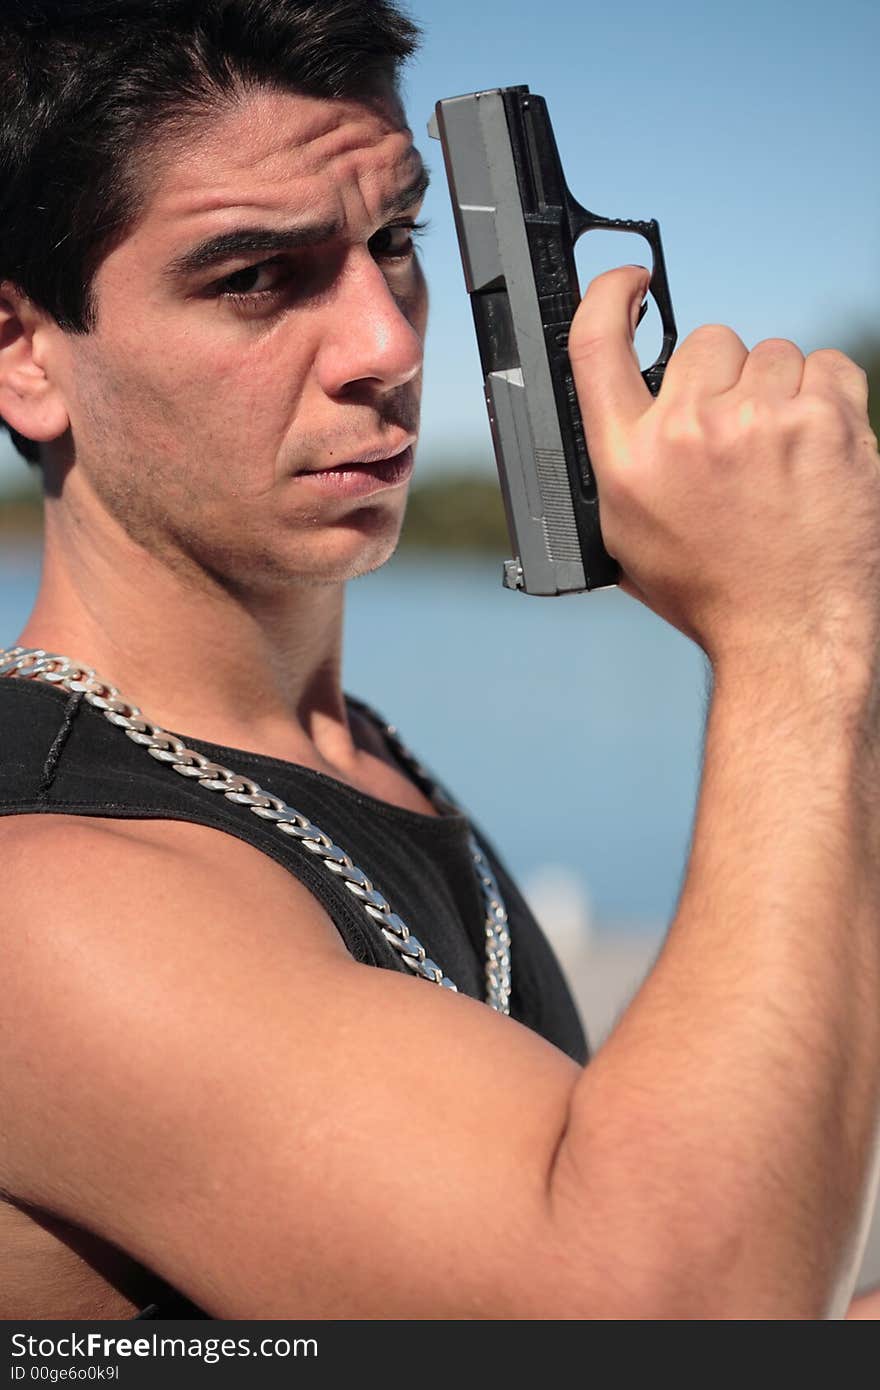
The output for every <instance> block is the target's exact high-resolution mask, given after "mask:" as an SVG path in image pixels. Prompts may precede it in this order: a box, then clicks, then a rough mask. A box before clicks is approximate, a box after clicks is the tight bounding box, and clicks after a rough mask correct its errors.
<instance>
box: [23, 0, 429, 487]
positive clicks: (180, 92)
mask: <svg viewBox="0 0 880 1390" xmlns="http://www.w3.org/2000/svg"><path fill="white" fill-rule="evenodd" d="M420 37H421V35H420V31H419V29H418V27H417V26H416V25H415V24H414V23H413V21H412V20H411V19H409V18H408V17H407V16H406V15H405V14H404V13H403V12H402V11H401V9H400V8H399V7H398V3H397V0H0V281H3V280H8V281H11V282H12V283H13V284H15V285H16V286H17V287H18V289H19V290H20V291H21V292H22V293H23V294H25V295H26V296H27V297H28V298H29V299H30V300H31V301H32V302H33V303H34V304H36V305H38V306H39V307H40V308H41V309H43V310H45V311H46V312H47V313H49V314H51V316H52V317H53V318H54V319H55V320H56V322H57V323H58V324H59V325H60V326H61V327H62V328H63V329H65V330H66V331H68V332H71V333H88V332H89V331H90V329H92V328H93V327H94V325H95V306H94V303H93V298H92V280H93V278H94V275H95V272H96V270H97V269H98V267H99V265H100V264H101V261H102V260H103V258H104V256H105V255H106V254H107V253H108V252H109V250H110V249H111V248H112V246H113V245H114V244H115V243H116V242H118V240H119V238H120V237H121V236H123V235H124V234H125V232H126V230H127V229H128V228H129V227H130V226H131V224H132V222H133V221H134V220H135V218H136V216H137V213H138V210H139V206H140V197H141V187H140V185H139V181H138V177H137V175H138V167H137V165H138V159H137V156H138V155H140V154H141V153H142V152H143V151H144V149H145V147H146V146H147V145H148V143H149V142H150V141H151V140H154V139H155V138H156V137H157V136H159V135H161V134H162V133H163V132H165V133H167V132H170V131H172V130H173V129H174V128H175V126H178V125H179V124H180V123H181V122H182V121H185V120H186V119H187V118H189V119H190V120H191V119H192V118H193V117H194V116H196V115H198V114H199V113H204V112H205V111H208V110H210V108H211V107H212V106H214V105H216V104H217V102H218V101H222V100H223V99H228V98H229V96H230V95H233V94H235V93H236V92H240V91H241V90H243V89H245V88H247V87H249V86H269V87H276V88H281V89H283V90H288V91H295V92H299V93H302V94H304V95H307V96H317V97H330V98H334V97H359V96H364V97H366V96H368V95H369V94H370V93H371V92H375V91H377V90H379V89H380V88H381V87H382V86H383V85H385V84H389V83H390V84H391V86H392V87H393V88H396V85H397V82H398V79H399V73H400V69H401V66H402V65H403V63H404V62H405V61H406V60H407V59H408V58H410V57H411V56H412V55H413V53H414V52H415V51H416V49H417V47H418V44H419V40H420ZM10 433H11V434H12V438H13V440H14V442H15V445H16V447H17V448H18V450H19V452H20V453H22V454H23V455H24V456H25V458H27V459H29V460H30V461H32V462H36V461H37V460H38V458H39V446H38V445H37V444H35V443H33V441H31V440H27V439H23V438H22V437H21V436H20V435H18V434H16V432H15V431H14V430H10Z"/></svg>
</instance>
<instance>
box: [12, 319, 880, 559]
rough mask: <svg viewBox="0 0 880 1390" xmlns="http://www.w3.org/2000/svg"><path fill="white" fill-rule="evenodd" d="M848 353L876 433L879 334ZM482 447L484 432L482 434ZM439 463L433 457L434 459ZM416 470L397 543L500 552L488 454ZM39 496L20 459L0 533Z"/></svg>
mask: <svg viewBox="0 0 880 1390" xmlns="http://www.w3.org/2000/svg"><path fill="white" fill-rule="evenodd" d="M847 352H848V355H849V356H850V357H851V358H852V359H853V361H854V362H858V364H859V366H861V367H863V368H864V369H865V371H866V372H867V374H868V386H869V398H868V413H869V416H870V420H871V427H872V429H873V430H874V432H875V434H877V435H878V437H880V337H877V338H873V339H870V340H866V339H864V340H862V341H861V342H858V343H856V344H855V345H854V346H852V347H851V348H849V349H847ZM487 450H488V438H487ZM438 463H439V461H438ZM419 472H420V470H418V469H417V471H416V480H415V482H414V483H413V486H412V488H411V491H410V498H409V505H408V507H407V514H406V522H405V524H404V528H403V535H402V538H401V545H402V547H403V548H406V549H412V550H459V551H478V552H483V553H488V554H494V555H499V556H503V555H505V554H506V553H507V552H508V550H509V541H508V539H507V528H506V525H505V521H504V509H503V506H502V503H501V492H500V489H499V487H498V481H497V478H496V476H495V472H494V469H493V468H492V466H491V463H490V455H489V454H488V452H487V454H486V455H485V456H483V457H482V458H480V457H475V456H469V454H468V451H465V450H463V451H462V457H460V458H458V457H456V458H455V459H454V460H443V461H442V466H438V467H437V468H435V469H433V470H431V469H428V470H424V469H423V470H421V476H419ZM41 516H42V497H41V493H40V488H39V473H38V470H37V469H33V468H28V469H26V468H25V466H24V465H22V478H21V481H20V483H18V484H17V485H15V486H13V487H11V488H9V489H7V490H6V491H5V492H4V493H3V495H2V496H0V535H5V536H13V535H20V536H22V537H27V536H29V535H30V536H35V535H37V534H38V533H39V529H40V523H41Z"/></svg>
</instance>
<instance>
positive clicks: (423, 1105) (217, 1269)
mask: <svg viewBox="0 0 880 1390" xmlns="http://www.w3.org/2000/svg"><path fill="white" fill-rule="evenodd" d="M5 22H6V29H7V32H6V33H5V34H4V47H3V57H2V59H0V62H2V65H3V68H4V71H3V73H2V77H3V82H2V84H0V85H2V91H3V93H4V97H3V100H4V101H5V103H6V108H7V109H6V111H5V114H4V136H3V139H4V152H3V180H2V194H0V196H2V199H3V206H2V215H0V225H2V226H3V229H4V230H3V232H2V241H0V245H2V263H0V280H2V282H3V288H2V298H0V413H2V416H3V417H4V419H5V420H6V422H7V424H8V425H9V427H10V428H11V429H12V430H13V431H14V432H15V437H16V438H17V440H18V442H19V444H20V446H21V447H22V448H23V449H24V450H26V451H27V452H29V453H31V454H32V455H33V454H35V453H38V456H39V463H40V466H41V468H42V470H43V475H44V479H45V488H46V536H45V565H44V572H43V580H42V586H41V589H40V594H39V597H38V600H37V603H36V606H35V608H34V611H33V613H32V614H31V616H30V618H29V620H28V622H27V624H26V626H25V628H24V630H23V631H22V632H21V633H20V634H19V636H18V639H17V644H16V645H17V647H18V648H20V649H22V650H21V651H20V652H19V653H18V654H16V655H13V656H12V657H10V658H9V659H8V660H7V661H6V663H5V665H4V666H3V668H2V669H3V670H4V672H5V678H4V679H3V680H0V701H2V703H0V721H2V722H0V759H2V768H3V782H2V787H0V811H3V812H4V815H3V817H2V818H0V853H2V862H3V865H4V912H3V931H2V937H0V953H2V972H3V978H4V982H5V983H4V991H3V997H4V1003H3V1011H2V1033H0V1047H2V1066H0V1109H2V1113H3V1114H4V1117H5V1125H4V1136H3V1142H2V1147H0V1184H2V1187H3V1189H4V1191H5V1193H6V1194H7V1197H8V1202H7V1204H6V1207H5V1210H4V1213H3V1218H2V1219H3V1223H4V1225H5V1227H6V1236H7V1239H6V1241H5V1246H6V1249H7V1251H9V1252H11V1253H10V1254H9V1255H8V1258H9V1260H10V1268H9V1269H8V1271H5V1272H4V1278H3V1279H2V1280H0V1286H2V1288H3V1290H4V1293H3V1297H4V1299H5V1300H6V1306H5V1307H4V1308H3V1310H2V1311H3V1313H4V1315H5V1316H7V1317H60V1318H85V1317H95V1316H100V1315H104V1316H111V1317H126V1316H131V1315H133V1314H134V1313H136V1312H137V1310H138V1309H139V1308H141V1307H142V1306H144V1305H145V1304H149V1303H158V1304H159V1306H160V1309H161V1310H162V1311H163V1312H165V1313H166V1314H168V1313H173V1311H174V1304H173V1302H171V1301H169V1299H170V1294H169V1289H170V1290H177V1291H179V1293H180V1294H181V1295H183V1296H184V1297H186V1298H188V1299H190V1300H192V1301H193V1302H194V1304H195V1305H197V1306H198V1307H199V1308H201V1309H203V1310H204V1311H205V1312H206V1313H207V1314H208V1315H209V1316H213V1317H231V1318H243V1317H303V1318H308V1317H321V1318H347V1317H351V1318H381V1319H385V1318H419V1317H431V1318H475V1317H476V1318H545V1317H552V1318H558V1317H565V1318H571V1317H573V1318H592V1317H624V1318H654V1317H687V1318H691V1317H713V1318H714V1317H739V1316H743V1317H823V1316H839V1315H841V1314H842V1313H843V1312H844V1311H845V1310H846V1307H847V1304H848V1301H849V1298H850V1295H851V1292H852V1287H853V1281H854V1278H855V1271H856V1269H857V1266H858V1259H859V1253H860V1247H861V1242H862V1238H863V1234H864V1229H865V1226H866V1223H867V1219H868V1216H869V1212H870V1205H871V1196H872V1185H873V1182H874V1178H875V1164H874V1159H873V1154H874V1153H875V1141H876V1127H877V1119H878V1095H877V1092H878V1085H877V1083H878V1076H880V1010H878V1009H877V1005H876V1001H877V995H878V983H880V937H878V931H877V921H878V907H880V861H878V856H877V854H876V845H877V834H878V829H880V792H878V779H877V775H876V771H877V769H876V762H877V759H876V754H875V750H876V747H877V723H878V719H880V704H878V701H877V698H876V688H877V640H876V639H877V626H878V616H880V612H878V610H880V582H878V581H880V470H878V455H877V445H876V440H875V439H874V437H873V435H872V434H871V432H870V429H869V427H868V423H867V415H866V387H865V379H864V375H863V373H861V372H860V370H859V369H858V368H857V367H855V366H854V365H853V364H852V363H851V362H850V361H849V360H848V359H847V358H845V357H844V356H842V355H841V354H839V353H836V352H819V353H813V354H811V355H810V356H809V357H808V358H807V359H806V360H805V359H804V357H803V356H802V354H801V353H800V352H799V350H798V349H797V348H796V347H795V346H794V344H792V343H789V342H786V341H784V340H771V341H768V342H765V343H761V344H759V345H758V346H757V347H756V348H755V349H754V350H753V351H752V352H751V353H749V352H748V351H747V350H746V348H745V347H744V345H743V344H742V342H741V341H740V340H739V338H738V337H737V336H736V335H735V334H734V333H732V332H731V331H730V330H729V329H727V328H723V327H709V328H704V329H701V330H698V331H697V332H696V333H694V334H692V335H691V337H690V338H688V340H687V341H686V342H685V343H684V344H683V345H682V346H681V348H680V349H679V351H678V352H677V353H676V354H675V356H674V358H673V360H672V362H671V364H670V366H669V369H668V372H667V376H666V380H665V383H664V386H663V390H662V392H661V394H660V396H659V398H658V399H657V400H656V401H654V400H653V399H652V398H651V397H650V395H649V393H648V392H647V390H646V388H645V386H644V383H643V382H642V379H641V376H640V373H639V370H638V364H637V361H636V358H635V354H634V351H633V349H632V345H631V313H632V311H633V310H634V309H635V310H637V309H638V306H639V305H640V303H641V301H642V298H643V295H644V293H645V289H646V284H647V275H646V272H645V271H643V270H642V269H640V268H638V267H625V268H623V269H621V270H618V271H613V272H611V273H610V274H609V275H605V276H603V277H601V278H600V279H599V280H597V281H595V282H594V283H593V284H592V285H591V286H590V289H589V291H588V293H587V295H586V297H585V301H584V303H583V305H582V306H581V309H580V311H579V313H578V316H577V319H576V321H575V324H574V326H573V331H572V337H571V357H572V362H573V365H574V370H575V373H576V378H577V385H578V390H579V394H580V398H581V403H582V406H583V411H584V416H585V422H586V427H587V431H588V435H589V441H590V447H591V453H592V455H593V458H594V461H595V464H596V467H597V470H598V473H599V477H600V483H601V489H602V505H603V523H604V527H605V533H606V538H607V542H608V545H609V547H610V549H611V550H612V552H613V553H615V554H616V555H617V556H618V557H619V558H620V560H621V562H622V564H623V567H624V569H625V572H626V576H627V578H626V580H625V587H626V588H627V589H628V590H629V591H630V592H632V593H634V594H636V595H638V596H639V597H640V598H641V599H642V600H643V601H644V602H646V603H648V604H650V606H651V607H653V608H654V609H655V610H656V611H657V612H659V613H661V614H662V615H663V616H664V617H666V618H668V620H669V621H671V622H673V623H675V624H676V625H678V626H679V627H681V628H682V629H683V630H684V631H686V632H688V633H689V634H690V635H691V636H693V637H694V638H695V640H697V641H698V642H700V643H701V645H702V646H703V647H704V649H705V650H706V652H707V653H708V655H709V657H710V659H711V661H712V664H713V668H714V673H715V689H714V695H713V701H712V710H711V716H710V720H709V727H708V733H707V742H706V759H705V771H704V778H703V786H702V792H701V799H700V807H699V812H698V818H697V824H696V829H695V835H694V843H693V849H692V854H691V860H690V864H689V869H688V874H687V880H686V883H685V887H684V890H683V893H682V897H681V902H680V905H679V908H678V911H677V913H676V917H675V920H674V922H673V924H672V926H671V929H670V933H669V937H668V940H667V942H666V945H665V947H664V950H663V952H662V954H661V957H660V959H659V961H658V963H657V965H656V967H655V968H654V970H653V971H652V973H651V975H650V976H649V978H648V980H647V983H646V984H645V986H644V987H643V989H642V990H641V992H640V993H639V995H638V996H637V998H636V999H635V1001H634V1002H633V1004H632V1005H631V1006H630V1008H629V1009H628V1011H627V1012H626V1014H625V1016H624V1017H623V1019H622V1020H621V1022H620V1024H619V1025H618V1027H617V1028H616V1030H615V1031H614V1033H613V1034H612V1036H611V1038H610V1039H609V1040H608V1042H607V1043H606V1044H605V1045H604V1046H603V1048H602V1049H601V1051H600V1052H599V1053H598V1055H597V1056H596V1057H595V1059H594V1060H593V1061H592V1062H591V1063H590V1065H589V1066H586V1067H584V1066H583V1062H584V1060H585V1048H584V1043H583V1038H582V1035H581V1033H580V1029H579V1025H578V1023H577V1019H576V1016H575V1015H574V1011H573V1009H572V1007H571V1004H570V1001H569V1000H568V998H567V995H566V994H565V992H564V988H563V986H562V984H561V981H560V979H559V977H558V974H557V972H556V970H555V966H554V963H553V961H552V958H551V957H550V955H549V952H548V951H547V949H546V947H545V945H544V944H543V942H542V939H541V938H540V936H539V934H538V933H537V930H536V928H535V926H534V923H533V922H532V921H531V919H530V918H529V916H528V914H527V912H526V909H525V908H524V906H523V904H522V902H521V900H520V898H519V896H518V894H517V893H516V889H515V887H514V885H513V884H512V883H511V881H510V880H509V878H508V877H507V875H506V873H505V872H504V870H503V866H501V865H499V864H498V862H497V860H496V859H495V857H494V855H493V854H492V852H491V850H490V849H488V848H487V847H486V846H485V845H483V846H480V847H479V848H478V849H477V851H476V853H477V855H478V856H479V857H478V858H477V860H476V861H475V860H474V858H473V845H472V842H471V838H470V831H469V827H468V826H467V824H466V822H465V821H464V820H463V818H462V817H460V816H458V815H456V814H454V813H452V812H450V811H449V810H448V808H447V807H446V806H445V805H444V803H443V802H442V799H441V797H440V795H439V794H438V793H435V792H434V791H433V789H432V788H431V786H430V784H429V783H428V781H426V779H425V778H424V777H423V776H422V775H420V773H419V772H418V770H417V769H415V768H413V766H412V765H411V764H410V763H409V762H408V761H407V760H406V758H405V757H403V756H402V755H401V754H400V752H399V750H398V749H397V748H396V745H395V744H394V743H393V741H389V740H388V739H387V738H386V737H385V735H384V734H383V732H382V730H381V729H380V728H379V727H378V725H377V724H376V723H375V722H374V721H373V720H371V718H370V716H369V714H368V713H367V712H365V711H364V710H362V709H359V708H357V707H355V706H353V705H348V704H346V701H345V699H344V697H343V694H342V690H341V686H340V677H339V671H340V642H341V625H342V606H343V592H344V585H345V582H346V581H347V580H348V579H350V578H352V577H353V576H355V575H358V574H363V573H364V572H366V571H368V570H370V569H372V568H374V567H376V566H377V565H380V564H382V563H383V562H384V561H385V560H386V559H387V558H388V556H389V555H390V554H391V553H392V551H393V549H394V546H395V543H396V540H397V536H398V531H399V528H400V524H401V519H402V516H403V510H404V505H405V497H406V484H407V482H408V479H409V476H410V472H411V468H412V450H413V447H414V444H415V440H416V435H417V430H418V415H419V399H420V392H421V366H422V345H423V339H424V332H425V322H426V315H427V295H426V289H425V282H424V278H423V275H422V271H421V269H420V266H419V263H418V260H417V258H416V256H415V254H414V251H413V246H412V236H413V230H414V224H415V222H416V219H417V217H418V212H419V203H420V198H421V194H422V192H423V190H424V182H425V180H424V171H423V168H422V164H421V160H420V157H419V155H418V153H417V151H416V150H415V148H414V146H413V144H412V137H411V133H410V131H409V129H408V127H407V125H406V122H405V118H404V115H403V112H402V110H401V107H400V104H399V100H398V98H397V95H396V90H395V85H394V82H395V77H396V73H397V69H398V66H399V64H400V62H401V61H402V60H403V59H404V58H405V57H406V56H407V55H408V54H409V52H410V51H411V50H412V47H413V45H414V41H415V32H414V30H413V29H412V27H411V26H410V25H409V24H408V22H407V21H405V20H404V19H403V18H402V17H401V16H400V15H399V14H398V13H397V12H396V11H395V10H394V8H393V7H392V5H391V4H390V3H380V0H374V2H373V3H364V0H321V2H320V3H317V0H315V2H314V3H297V0H272V3H271V4H266V3H261V0H204V2H203V3H202V4H197V5H193V4H189V3H183V0H181V2H180V3H173V2H171V0H168V2H166V3H158V0H130V2H129V0H65V4H64V5H63V6H62V5H61V4H54V3H51V4H50V3H48V0H22V3H20V4H17V5H16V6H15V7H13V13H12V16H11V17H10V18H9V19H8V20H6V21H5ZM41 650H44V651H46V652H48V653H51V654H54V655H55V656H57V657H58V658H59V660H57V661H54V662H43V663H42V665H40V664H38V663H39V657H38V656H34V655H32V653H34V652H37V653H39V652H40V651H41ZM406 655H407V656H409V655H411V654H406ZM65 659H66V660H65ZM396 659H401V660H402V659H405V657H404V654H402V653H401V654H399V655H396V654H395V653H394V652H393V651H389V664H390V666H391V668H392V671H393V663H394V661H395V660H396ZM83 668H88V669H87V670H86V671H85V673H84V670H83ZM89 670H90V671H93V672H96V673H97V676H96V677H94V678H92V677H90V676H89V675H88V671H89ZM53 678H54V679H55V687H54V688H53V685H52V679H53ZM111 684H112V686H113V687H115V688H116V689H117V690H118V691H119V692H121V697H123V698H121V699H120V700H119V702H116V700H115V697H114V696H113V693H112V691H109V690H108V689H107V687H108V685H111ZM96 692H97V700H98V702H97V703H90V699H94V698H95V696H96ZM104 697H106V698H104ZM102 698H104V706H103V708H102V705H101V703H100V701H101V699H102ZM127 701H134V702H136V704H137V706H138V707H139V709H140V710H143V711H144V712H145V715H146V718H145V719H140V718H139V713H138V710H137V709H133V708H132V707H131V705H129V704H127V703H126V702H127ZM105 713H106V714H109V715H111V716H112V718H111V719H108V718H106V717H105ZM147 719H148V720H149V721H150V722H149V724H148V723H147ZM157 730H158V732H157ZM162 731H173V735H172V736H170V737H166V736H164V735H163V733H162ZM126 733H128V734H134V735H135V738H134V739H132V738H130V737H128V738H127V737H126ZM136 740H139V742H138V741H136ZM150 749H152V751H153V752H154V753H158V754H159V756H158V757H153V758H151V757H150ZM198 754H201V755H202V759H203V761H201V762H200V761H199V759H198V757H197V756H196V755H198ZM225 769H228V770H229V772H230V773H231V774H241V775H242V778H241V780H235V777H234V776H233V777H231V778H230V777H229V776H228V775H227V773H226V771H225ZM178 770H180V771H178ZM263 793H267V795H263ZM255 812H256V813H255ZM297 812H298V813H299V814H298V815H297V814H296V813H297ZM279 826H283V827H285V829H283V830H282V829H279ZM322 832H323V833H322ZM502 900H503V904H502ZM506 919H507V920H509V925H510V936H511V938H512V945H511V947H510V957H509V961H508V955H507V933H506V930H505V920H506ZM487 921H488V922H489V923H490V924H491V934H490V935H491V940H490V947H491V950H490V954H489V958H488V959H487V961H486V969H485V973H486V977H487V979H488V985H487V986H486V990H487V997H488V999H489V1002H490V1003H491V1005H492V1007H487V1006H486V1003H484V1002H482V996H483V993H484V983H483V979H482V975H483V961H482V956H483V947H484V938H485V935H486V922H487ZM407 960H409V961H410V962H413V961H414V962H415V968H412V967H411V966H408V965H407V963H406V962H407ZM433 961H436V962H437V968H436V969H435V967H434V964H433ZM508 965H509V967H510V969H511V971H512V977H511V980H510V981H508V978H507V970H508ZM450 981H452V982H454V983H455V984H456V985H457V986H458V991H457V992H454V991H452V990H450V989H449V988H443V987H439V985H440V984H443V983H447V984H448V983H449V982H450ZM509 984H510V986H511V987H512V992H511V990H509V988H508V985H509ZM508 1009H509V1012H510V1014H511V1015H512V1016H510V1017H509V1016H506V1015H507V1011H508Z"/></svg>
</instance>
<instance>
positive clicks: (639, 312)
mask: <svg viewBox="0 0 880 1390" xmlns="http://www.w3.org/2000/svg"><path fill="white" fill-rule="evenodd" d="M650 283H651V282H650V279H648V280H647V281H646V282H645V284H644V285H642V286H641V287H640V289H639V292H638V294H637V295H636V297H635V299H634V300H633V302H632V307H631V308H630V330H631V334H632V336H633V337H635V336H636V329H637V328H638V326H639V324H640V323H641V321H642V319H643V318H644V317H645V314H646V313H647V312H648V301H647V299H645V295H646V294H647V293H648V285H649V284H650Z"/></svg>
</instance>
